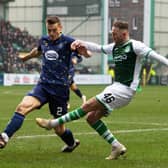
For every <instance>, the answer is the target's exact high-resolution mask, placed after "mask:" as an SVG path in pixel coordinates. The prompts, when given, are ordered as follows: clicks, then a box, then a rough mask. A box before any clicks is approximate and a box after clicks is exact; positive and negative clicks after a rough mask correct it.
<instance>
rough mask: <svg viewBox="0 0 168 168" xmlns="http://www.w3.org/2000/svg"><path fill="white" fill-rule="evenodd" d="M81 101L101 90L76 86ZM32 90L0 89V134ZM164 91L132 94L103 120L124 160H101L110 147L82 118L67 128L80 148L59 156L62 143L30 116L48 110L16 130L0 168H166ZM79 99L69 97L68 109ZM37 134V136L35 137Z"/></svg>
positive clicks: (167, 107) (167, 139) (167, 114)
mask: <svg viewBox="0 0 168 168" xmlns="http://www.w3.org/2000/svg"><path fill="white" fill-rule="evenodd" d="M79 87H80V88H81V90H82V91H83V93H85V94H86V95H87V97H88V98H89V97H92V96H93V95H95V94H97V93H99V92H100V91H102V90H103V89H104V87H105V86H101V85H100V86H79ZM31 88H32V86H12V87H2V86H1V87H0V130H3V129H4V127H5V126H6V123H7V122H8V121H9V119H10V118H11V116H12V115H13V111H14V110H15V108H16V106H17V104H18V103H19V102H20V101H21V99H22V97H23V96H24V95H25V93H26V92H27V91H29V90H30V89H31ZM167 93H168V87H166V86H162V87H161V86H160V87H159V86H150V87H145V88H143V91H142V92H140V93H137V94H136V96H135V97H134V99H133V101H132V102H131V103H130V105H128V106H127V107H124V108H122V109H119V110H115V111H113V112H112V114H111V115H110V116H109V117H106V118H104V119H103V120H104V121H105V122H106V124H107V125H108V127H109V128H110V129H111V130H112V132H113V133H114V135H115V136H116V137H117V138H118V140H120V141H121V142H122V143H123V144H124V145H125V146H126V147H127V149H128V152H127V154H126V158H120V159H118V160H114V161H106V160H105V159H104V158H105V157H106V156H107V155H108V154H109V153H110V151H111V147H110V145H109V144H107V143H106V142H105V141H104V140H103V139H102V138H101V137H99V136H98V135H97V134H96V133H95V132H94V130H92V129H91V128H90V127H89V126H88V125H87V123H86V122H85V120H84V119H81V120H78V121H75V122H72V123H68V124H67V127H69V128H70V129H71V130H72V131H73V132H74V134H75V137H76V138H78V139H80V141H81V145H80V146H79V148H77V149H76V150H75V151H74V152H73V153H71V154H63V153H61V152H60V149H61V147H62V146H63V145H64V144H63V142H62V141H61V140H60V139H59V138H58V137H56V136H54V133H53V132H52V131H45V130H43V129H41V128H39V127H38V126H37V125H36V124H35V121H34V119H35V118H36V117H50V115H49V112H48V106H47V105H46V106H44V107H43V108H42V109H41V110H35V111H34V112H32V113H31V114H30V115H28V116H27V118H26V120H25V122H24V124H23V126H22V128H21V129H20V130H19V131H18V132H17V133H16V134H15V136H14V137H13V138H12V139H11V141H9V143H8V145H7V146H6V148H5V149H3V150H0V168H23V167H24V168H37V167H40V168H53V167H54V168H75V167H78V168H108V167H111V168H166V167H167V165H168V122H167V121H168V101H167V99H168V95H167ZM80 104H81V100H80V99H79V98H78V97H77V96H76V95H74V93H72V94H71V110H72V109H74V108H76V107H78V106H79V105H80ZM38 135H40V136H38Z"/></svg>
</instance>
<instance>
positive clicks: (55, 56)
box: [45, 50, 59, 61]
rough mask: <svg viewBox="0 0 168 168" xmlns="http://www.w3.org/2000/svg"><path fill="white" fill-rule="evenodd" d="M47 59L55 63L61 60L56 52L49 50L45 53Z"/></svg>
mask: <svg viewBox="0 0 168 168" xmlns="http://www.w3.org/2000/svg"><path fill="white" fill-rule="evenodd" d="M45 58H46V59H47V60H50V61H55V60H57V59H58V58H59V55H58V53H57V52H56V51H54V50H49V51H47V52H46V53H45Z"/></svg>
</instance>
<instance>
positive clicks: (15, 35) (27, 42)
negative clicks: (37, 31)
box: [0, 20, 41, 73]
mask: <svg viewBox="0 0 168 168" xmlns="http://www.w3.org/2000/svg"><path fill="white" fill-rule="evenodd" d="M36 44H37V38H36V37H33V36H31V35H30V34H29V33H28V32H27V31H26V30H23V31H22V30H20V29H19V28H17V27H14V26H13V25H11V23H10V22H9V21H5V20H0V72H1V73H3V72H5V73H37V72H39V71H40V67H41V64H40V61H33V60H31V61H28V62H27V63H23V62H22V61H21V60H20V59H19V58H18V55H19V53H20V52H27V51H30V50H31V49H32V48H33V47H34V46H35V45H36Z"/></svg>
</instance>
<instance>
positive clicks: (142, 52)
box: [133, 41, 168, 66]
mask: <svg viewBox="0 0 168 168" xmlns="http://www.w3.org/2000/svg"><path fill="white" fill-rule="evenodd" d="M133 48H134V51H135V53H136V54H137V55H139V56H142V57H146V58H151V59H155V60H157V61H159V62H161V63H163V64H165V65H167V66H168V59H167V58H165V57H164V56H162V55H160V54H158V53H157V52H155V51H154V50H152V49H151V48H149V47H148V46H146V45H145V44H144V43H142V42H140V41H133Z"/></svg>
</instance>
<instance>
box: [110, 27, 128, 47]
mask: <svg viewBox="0 0 168 168" xmlns="http://www.w3.org/2000/svg"><path fill="white" fill-rule="evenodd" d="M112 39H113V42H115V43H116V44H122V43H123V42H124V41H125V32H124V30H121V29H119V28H118V27H112Z"/></svg>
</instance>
